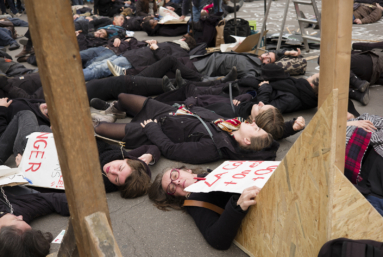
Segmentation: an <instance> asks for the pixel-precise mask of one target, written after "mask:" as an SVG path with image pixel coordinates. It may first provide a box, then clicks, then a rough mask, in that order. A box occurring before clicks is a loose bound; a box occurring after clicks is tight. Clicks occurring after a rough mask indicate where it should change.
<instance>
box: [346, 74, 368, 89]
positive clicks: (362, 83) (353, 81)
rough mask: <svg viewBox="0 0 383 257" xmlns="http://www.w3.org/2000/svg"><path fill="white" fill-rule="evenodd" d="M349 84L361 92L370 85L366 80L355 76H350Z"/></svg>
mask: <svg viewBox="0 0 383 257" xmlns="http://www.w3.org/2000/svg"><path fill="white" fill-rule="evenodd" d="M350 86H351V88H353V89H355V90H358V91H360V92H362V93H363V92H364V91H366V89H367V88H368V87H369V86H370V83H369V82H368V81H366V80H361V79H359V78H358V77H357V76H351V78H350Z"/></svg>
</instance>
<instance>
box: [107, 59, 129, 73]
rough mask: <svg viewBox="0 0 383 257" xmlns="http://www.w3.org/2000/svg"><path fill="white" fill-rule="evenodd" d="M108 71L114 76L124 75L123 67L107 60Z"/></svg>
mask: <svg viewBox="0 0 383 257" xmlns="http://www.w3.org/2000/svg"><path fill="white" fill-rule="evenodd" d="M107 64H108V68H109V70H110V72H112V74H113V75H114V76H116V77H118V76H123V75H125V69H124V68H121V67H120V66H117V65H115V64H113V63H112V62H111V61H109V60H108V61H107Z"/></svg>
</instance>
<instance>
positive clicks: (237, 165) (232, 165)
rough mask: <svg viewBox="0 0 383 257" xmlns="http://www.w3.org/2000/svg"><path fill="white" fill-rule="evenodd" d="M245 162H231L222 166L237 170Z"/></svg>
mask: <svg viewBox="0 0 383 257" xmlns="http://www.w3.org/2000/svg"><path fill="white" fill-rule="evenodd" d="M242 164H243V162H229V163H228V164H226V165H225V166H223V167H222V169H224V170H235V169H236V168H238V167H239V166H241V165H242Z"/></svg>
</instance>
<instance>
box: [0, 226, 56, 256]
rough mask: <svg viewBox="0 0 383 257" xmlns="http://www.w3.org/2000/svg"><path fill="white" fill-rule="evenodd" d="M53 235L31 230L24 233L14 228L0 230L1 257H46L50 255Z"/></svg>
mask: <svg viewBox="0 0 383 257" xmlns="http://www.w3.org/2000/svg"><path fill="white" fill-rule="evenodd" d="M52 240H53V236H52V234H51V233H49V232H47V233H43V232H41V231H40V230H35V229H31V230H28V231H26V232H24V233H23V232H22V231H21V230H19V229H17V228H16V227H14V226H6V227H2V228H1V229H0V257H9V256H12V257H24V256H33V257H45V256H47V255H48V254H49V249H50V247H51V241H52Z"/></svg>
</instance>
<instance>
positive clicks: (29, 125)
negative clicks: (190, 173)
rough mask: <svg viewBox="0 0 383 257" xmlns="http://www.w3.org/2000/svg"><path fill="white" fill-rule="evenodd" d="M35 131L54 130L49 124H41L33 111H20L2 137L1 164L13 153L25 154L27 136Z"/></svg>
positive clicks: (0, 138) (0, 141) (0, 139)
mask: <svg viewBox="0 0 383 257" xmlns="http://www.w3.org/2000/svg"><path fill="white" fill-rule="evenodd" d="M33 132H52V130H51V129H50V128H49V127H48V126H45V125H41V126H40V125H39V124H38V122H37V119H36V116H35V114H34V113H33V112H31V111H20V112H18V113H17V114H16V115H15V116H14V117H13V119H12V120H11V122H10V123H9V124H8V126H7V128H6V129H5V131H4V132H3V134H2V135H1V137H0V164H1V165H2V164H4V163H5V162H6V161H7V159H8V158H9V157H10V156H11V155H12V153H13V154H14V155H15V156H16V155H17V154H19V153H20V154H23V153H24V150H25V147H26V145H27V142H28V139H27V138H26V136H28V135H29V134H31V133H33Z"/></svg>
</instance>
